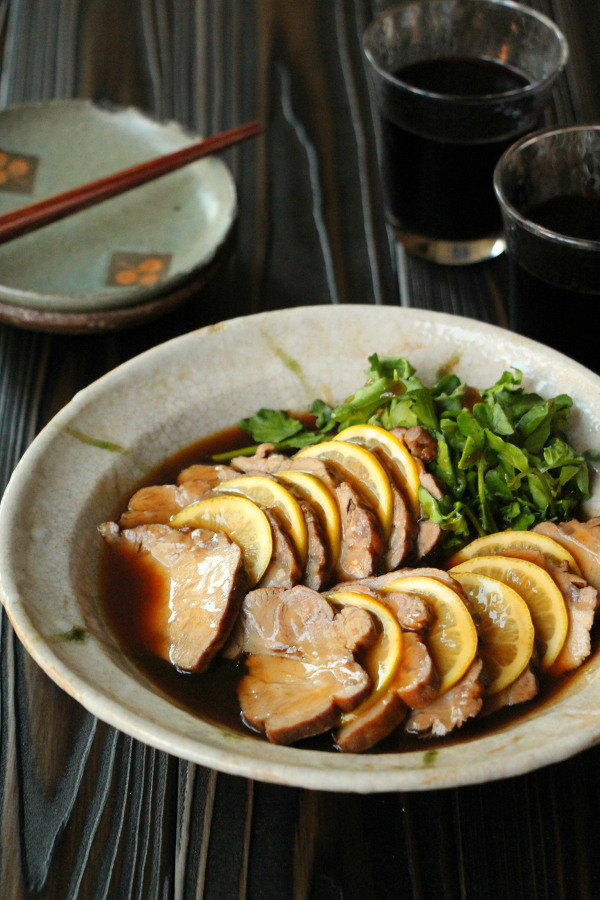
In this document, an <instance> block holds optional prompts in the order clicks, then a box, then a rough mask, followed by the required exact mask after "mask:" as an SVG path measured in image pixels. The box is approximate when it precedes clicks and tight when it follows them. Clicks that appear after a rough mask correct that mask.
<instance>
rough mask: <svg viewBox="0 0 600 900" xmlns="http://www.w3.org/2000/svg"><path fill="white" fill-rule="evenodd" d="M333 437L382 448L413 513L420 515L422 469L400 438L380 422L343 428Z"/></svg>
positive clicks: (372, 447)
mask: <svg viewBox="0 0 600 900" xmlns="http://www.w3.org/2000/svg"><path fill="white" fill-rule="evenodd" d="M334 440H336V441H349V442H350V443H352V444H359V445H360V446H361V447H366V449H367V450H379V451H380V452H381V453H382V454H383V455H384V456H385V459H386V461H388V462H389V464H390V468H391V470H392V473H393V475H394V478H395V479H396V483H397V484H398V486H399V488H400V489H401V490H402V491H403V492H404V494H405V496H406V498H407V500H408V502H409V503H410V506H411V510H412V512H413V515H414V516H415V517H416V518H419V515H420V511H421V504H420V503H419V484H420V481H419V469H418V467H417V463H416V461H415V459H414V457H413V456H412V455H411V453H410V451H409V450H408V449H407V447H406V446H405V445H404V444H403V443H402V441H401V440H399V438H397V437H396V436H395V435H394V434H390V432H389V431H387V430H386V429H385V428H381V426H379V425H350V427H349V428H344V430H343V431H340V433H339V434H338V435H337V436H336V437H335V438H334Z"/></svg>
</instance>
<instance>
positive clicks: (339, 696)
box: [238, 653, 369, 744]
mask: <svg viewBox="0 0 600 900" xmlns="http://www.w3.org/2000/svg"><path fill="white" fill-rule="evenodd" d="M246 665H247V669H248V674H247V675H245V676H244V677H243V678H242V680H241V682H240V685H239V687H238V698H239V701H240V707H241V710H242V716H243V718H244V721H245V722H246V723H247V724H248V725H249V726H250V727H251V728H254V729H255V730H256V731H261V732H264V733H265V734H266V736H267V738H268V739H269V741H270V742H271V743H273V744H293V743H296V742H297V741H301V740H304V739H305V738H308V737H313V736H314V735H316V734H323V733H324V732H326V731H329V730H330V729H331V728H332V727H333V726H334V725H335V724H336V723H337V721H338V720H339V717H340V714H341V713H343V712H346V711H349V710H351V709H354V707H355V706H356V705H357V704H358V703H360V701H361V699H362V698H363V697H364V695H365V693H367V692H368V690H369V679H368V676H367V675H366V673H365V672H364V670H362V673H358V672H356V671H350V670H348V669H347V667H345V666H341V665H340V666H334V667H332V666H330V665H315V664H314V663H312V662H307V661H305V660H302V659H298V658H297V657H293V656H292V657H290V656H272V655H271V654H267V653H258V654H253V655H251V656H249V657H248V659H247V660H246ZM357 668H359V667H358V666H357Z"/></svg>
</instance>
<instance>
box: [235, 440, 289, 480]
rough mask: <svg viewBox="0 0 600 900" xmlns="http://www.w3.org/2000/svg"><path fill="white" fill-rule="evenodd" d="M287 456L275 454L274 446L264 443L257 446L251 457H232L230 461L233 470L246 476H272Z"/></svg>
mask: <svg viewBox="0 0 600 900" xmlns="http://www.w3.org/2000/svg"><path fill="white" fill-rule="evenodd" d="M285 460H287V456H283V454H281V453H275V445H274V444H270V443H267V442H265V443H264V444H259V445H258V447H257V448H256V453H255V454H254V455H253V456H234V457H233V459H232V460H231V466H232V468H233V469H237V470H238V472H245V473H246V474H248V475H255V474H257V475H272V474H273V473H274V472H278V471H279V469H280V467H281V466H282V464H284V463H285Z"/></svg>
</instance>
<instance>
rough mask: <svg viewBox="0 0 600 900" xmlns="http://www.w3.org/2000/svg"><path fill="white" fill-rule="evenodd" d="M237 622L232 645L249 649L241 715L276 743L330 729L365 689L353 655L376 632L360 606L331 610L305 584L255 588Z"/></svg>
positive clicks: (363, 676) (366, 684)
mask: <svg viewBox="0 0 600 900" xmlns="http://www.w3.org/2000/svg"><path fill="white" fill-rule="evenodd" d="M239 627H240V631H239V634H238V641H237V646H238V648H239V649H241V651H242V652H245V653H248V654H249V655H248V657H247V659H246V665H247V667H248V674H247V675H245V676H244V677H243V678H242V680H241V682H240V685H239V688H238V697H239V700H240V706H241V709H242V715H243V716H244V719H245V720H246V722H247V723H248V724H249V725H250V726H251V727H253V728H255V729H257V730H259V731H264V732H265V734H266V735H267V737H268V738H269V740H270V741H272V742H273V743H278V744H280V743H281V744H288V743H294V742H295V741H298V740H302V739H303V738H306V737H309V736H312V735H315V734H320V733H322V732H324V731H328V730H329V729H331V728H332V727H333V726H334V725H335V724H337V722H338V720H339V716H340V714H341V712H348V711H350V710H351V709H354V707H355V706H357V705H358V704H359V703H360V702H361V700H362V699H363V698H364V697H365V696H366V694H367V693H368V692H369V690H370V684H371V682H370V679H369V676H368V675H367V673H366V672H365V670H364V669H363V668H362V667H361V666H360V665H359V664H358V663H357V662H356V660H355V658H354V652H356V651H358V649H364V648H365V647H366V646H367V645H369V644H371V643H372V642H373V641H374V640H375V639H376V636H377V630H376V627H375V625H374V623H373V620H372V619H371V617H370V615H369V614H368V613H367V612H366V611H365V610H362V609H358V608H352V609H344V610H342V611H341V612H335V611H334V609H333V607H332V606H331V605H330V604H329V603H328V602H327V600H326V599H325V598H324V597H323V596H322V595H321V594H319V593H317V592H316V591H313V590H311V589H310V588H307V587H305V586H304V585H298V586H297V587H295V588H293V589H292V590H283V589H281V588H265V589H263V588H259V589H257V590H254V591H251V592H250V593H249V594H247V596H246V598H245V599H244V603H243V606H242V612H241V615H240V626H239Z"/></svg>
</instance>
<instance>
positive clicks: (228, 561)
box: [100, 522, 247, 672]
mask: <svg viewBox="0 0 600 900" xmlns="http://www.w3.org/2000/svg"><path fill="white" fill-rule="evenodd" d="M100 533H101V534H102V535H103V537H104V538H105V540H107V541H108V542H109V543H110V544H112V545H113V546H116V547H119V546H120V547H124V548H125V551H127V549H128V548H129V549H132V550H134V551H135V552H136V553H138V554H144V555H145V556H146V557H147V558H148V562H149V563H150V564H152V565H154V566H155V567H156V568H157V570H158V572H159V574H160V575H162V576H163V579H162V580H163V584H164V588H163V601H162V605H163V607H164V610H165V615H164V616H163V621H164V627H165V630H166V634H165V640H164V644H163V648H164V649H163V655H164V656H165V658H166V659H168V660H169V661H170V662H171V663H173V665H174V666H177V668H179V669H183V670H184V671H190V672H203V671H204V670H205V669H206V668H207V667H208V665H209V664H210V662H211V660H212V659H213V657H214V656H215V654H216V653H218V651H219V650H220V649H221V647H222V646H223V644H224V643H225V641H226V640H227V638H228V637H229V634H230V632H231V629H232V627H233V625H234V623H235V621H236V619H237V616H238V613H239V610H240V607H241V604H242V600H243V598H244V594H245V591H246V588H247V578H246V571H245V568H244V564H243V560H242V551H241V550H240V548H239V547H238V546H237V544H234V543H233V542H232V541H230V540H229V538H228V537H227V536H226V535H225V534H223V533H215V532H212V531H206V530H205V529H201V528H196V529H194V530H193V531H178V530H177V529H175V528H170V527H169V526H168V525H140V526H138V527H136V528H126V529H124V530H121V529H119V527H118V525H117V524H116V523H114V522H105V523H104V524H103V525H101V526H100Z"/></svg>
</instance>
